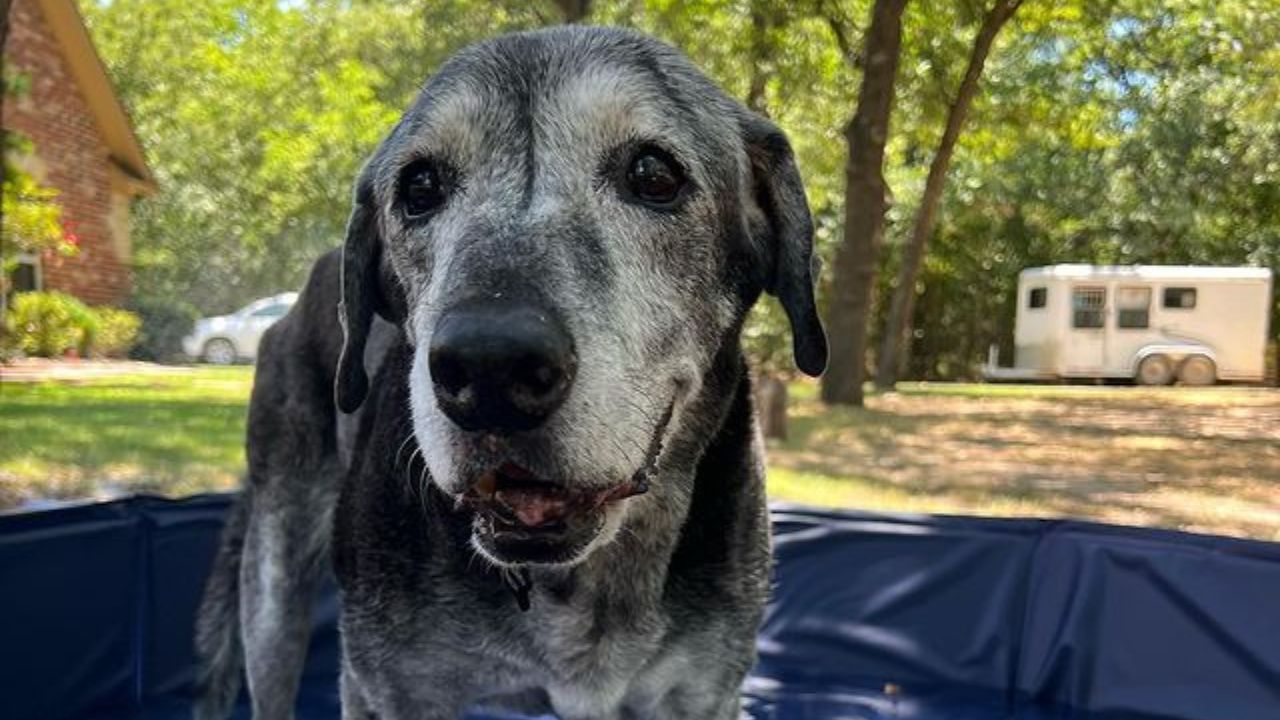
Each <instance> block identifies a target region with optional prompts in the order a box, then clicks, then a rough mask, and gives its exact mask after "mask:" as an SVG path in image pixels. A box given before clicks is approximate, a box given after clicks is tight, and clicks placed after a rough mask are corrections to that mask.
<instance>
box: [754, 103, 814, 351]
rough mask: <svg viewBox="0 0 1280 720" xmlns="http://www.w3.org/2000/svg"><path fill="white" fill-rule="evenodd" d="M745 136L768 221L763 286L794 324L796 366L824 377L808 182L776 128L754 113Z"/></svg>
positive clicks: (757, 193)
mask: <svg viewBox="0 0 1280 720" xmlns="http://www.w3.org/2000/svg"><path fill="white" fill-rule="evenodd" d="M743 135H744V142H745V144H746V149H747V157H748V158H750V160H751V175H752V194H753V196H754V200H755V202H756V205H757V206H758V207H759V208H760V211H761V212H762V213H764V217H765V220H766V223H767V224H766V227H765V228H763V229H764V233H765V235H766V237H765V238H763V241H764V242H763V245H764V246H765V247H764V252H763V253H761V255H762V257H764V258H766V260H765V262H766V263H767V264H768V267H766V268H765V273H764V276H765V280H764V289H765V290H766V291H767V292H768V293H769V294H771V295H774V296H775V297H777V298H778V300H779V301H780V302H781V303H782V309H783V310H785V311H786V313H787V320H789V321H790V322H791V336H792V349H793V352H794V354H795V360H796V367H798V368H800V370H801V371H803V372H805V373H806V374H808V375H813V376H817V375H821V374H822V371H823V370H824V369H825V368H826V366H827V336H826V333H825V332H823V329H822V321H821V320H819V319H818V308H817V304H816V302H815V301H814V295H813V286H814V279H815V277H816V276H817V274H818V266H819V261H818V258H817V256H816V255H814V253H813V220H812V219H811V218H810V216H809V203H808V201H807V200H806V199H805V194H804V183H803V181H802V180H801V179H800V171H799V169H797V168H796V160H795V156H794V155H793V154H792V152H791V144H790V143H788V142H787V137H786V135H784V134H783V133H782V131H781V130H779V129H778V127H777V126H775V125H774V124H773V123H771V122H769V121H768V120H765V119H764V118H762V117H760V116H758V115H755V114H754V113H750V114H748V116H747V119H746V121H745V123H744V128H743ZM757 242H759V241H757Z"/></svg>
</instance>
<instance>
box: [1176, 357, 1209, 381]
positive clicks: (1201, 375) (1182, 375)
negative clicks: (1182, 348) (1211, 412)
mask: <svg viewBox="0 0 1280 720" xmlns="http://www.w3.org/2000/svg"><path fill="white" fill-rule="evenodd" d="M1178 380H1179V381H1181V382H1182V384H1183V385H1192V386H1195V387H1204V386H1206V385H1213V384H1214V383H1216V382H1217V381H1218V367H1217V366H1216V365H1214V364H1213V361H1212V360H1210V359H1209V358H1207V357H1205V356H1204V355H1192V356H1190V357H1188V358H1187V359H1186V360H1183V361H1182V365H1180V366H1179V367H1178Z"/></svg>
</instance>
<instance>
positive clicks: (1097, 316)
mask: <svg viewBox="0 0 1280 720" xmlns="http://www.w3.org/2000/svg"><path fill="white" fill-rule="evenodd" d="M1106 305H1107V289H1106V288H1100V287H1081V288H1076V289H1074V290H1073V291H1072V292H1071V310H1072V312H1071V325H1072V327H1077V328H1100V327H1102V324H1103V320H1104V318H1105V315H1104V314H1103V308H1105V307H1106Z"/></svg>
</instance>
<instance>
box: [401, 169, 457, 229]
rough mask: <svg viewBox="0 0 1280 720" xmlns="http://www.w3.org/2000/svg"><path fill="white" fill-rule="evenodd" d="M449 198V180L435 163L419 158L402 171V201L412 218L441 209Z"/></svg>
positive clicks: (406, 212)
mask: <svg viewBox="0 0 1280 720" xmlns="http://www.w3.org/2000/svg"><path fill="white" fill-rule="evenodd" d="M448 198H449V193H448V181H447V179H446V178H445V176H444V173H442V172H441V170H440V168H439V167H437V166H436V164H435V163H433V162H431V161H429V160H419V161H418V162H415V163H413V164H411V165H409V166H408V167H406V168H405V169H404V171H403V172H401V173H400V202H401V203H402V204H403V206H404V214H405V216H406V217H408V218H409V219H410V220H417V219H419V218H422V217H425V216H426V215H428V214H430V213H432V212H434V211H436V210H439V209H440V207H441V206H443V205H444V203H445V201H446V200H448Z"/></svg>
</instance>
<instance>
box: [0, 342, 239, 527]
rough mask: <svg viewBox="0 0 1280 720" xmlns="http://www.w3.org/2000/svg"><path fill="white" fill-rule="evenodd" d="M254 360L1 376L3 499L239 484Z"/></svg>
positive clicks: (0, 480)
mask: <svg viewBox="0 0 1280 720" xmlns="http://www.w3.org/2000/svg"><path fill="white" fill-rule="evenodd" d="M252 375H253V370H252V368H249V367H233V368H193V369H191V370H190V371H186V372H176V373H173V374H147V375H121V376H114V377H109V378H102V379H95V380H87V381H83V382H76V383H68V382H40V383H3V384H0V507H3V506H5V505H12V504H14V503H15V502H18V501H20V500H21V499H24V498H30V497H58V498H64V497H86V496H88V497H92V496H96V495H99V494H102V493H108V492H113V491H115V492H119V491H124V490H127V491H135V492H163V493H166V494H184V493H189V492H199V491H203V490H210V489H225V488H230V487H234V486H235V483H236V480H237V478H238V477H239V476H240V475H241V474H242V472H243V467H244V450H243V446H244V427H245V414H246V407H247V403H248V397H249V389H250V385H251V383H252Z"/></svg>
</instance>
